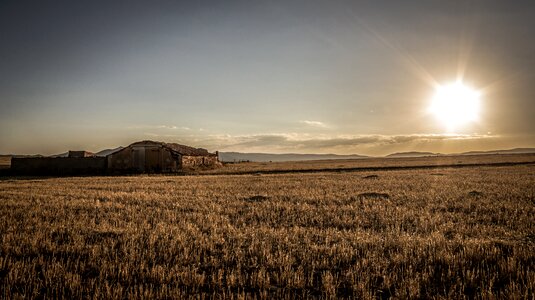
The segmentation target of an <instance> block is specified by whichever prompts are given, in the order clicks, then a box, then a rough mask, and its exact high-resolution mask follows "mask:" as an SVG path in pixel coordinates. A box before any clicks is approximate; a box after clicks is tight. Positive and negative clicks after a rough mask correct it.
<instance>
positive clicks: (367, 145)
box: [146, 132, 499, 155]
mask: <svg viewBox="0 0 535 300" xmlns="http://www.w3.org/2000/svg"><path fill="white" fill-rule="evenodd" d="M146 135H148V136H150V137H151V138H155V139H156V138H160V139H164V140H166V141H168V142H177V143H183V144H187V145H192V146H195V147H203V148H207V149H209V150H220V151H239V152H264V153H289V152H295V153H338V154H353V153H359V154H371V155H375V154H377V153H386V154H388V153H390V152H392V151H394V152H397V151H435V152H437V151H456V150H455V149H453V148H451V147H450V148H448V147H442V146H445V145H453V144H468V143H471V142H478V141H491V140H493V139H496V138H498V137H499V136H496V135H489V134H407V135H336V136H332V135H327V134H308V133H268V134H252V135H230V134H220V135H209V134H206V135H199V134H166V133H161V134H159V133H154V132H152V133H146Z"/></svg>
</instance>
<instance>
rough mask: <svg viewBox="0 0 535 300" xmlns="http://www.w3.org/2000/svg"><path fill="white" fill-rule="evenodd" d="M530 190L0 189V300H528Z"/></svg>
mask: <svg viewBox="0 0 535 300" xmlns="http://www.w3.org/2000/svg"><path fill="white" fill-rule="evenodd" d="M369 175H377V176H371V177H369ZM534 182H535V167H534V166H533V165H526V166H514V167H479V168H464V169H439V170H404V171H381V172H373V173H363V172H353V173H314V174H284V175H261V176H254V175H242V176H228V175H227V176H223V175H218V176H183V177H177V176H137V177H85V178H59V179H58V178H56V179H37V180H35V179H33V180H31V179H26V180H3V181H0V216H1V217H0V222H1V223H0V234H1V238H2V242H1V246H0V283H1V285H0V286H1V295H0V297H2V298H18V297H29V298H37V297H47V298H56V297H67V298H80V297H87V298H93V297H94V298H116V299H117V298H185V297H188V296H192V297H193V296H195V295H198V294H200V295H201V296H218V297H224V298H244V297H247V296H253V297H258V298H272V297H285V298H295V297H311V296H321V297H326V298H331V297H348V298H350V297H354V298H362V299H373V298H383V299H387V298H389V297H395V298H411V299H412V298H422V299H426V298H439V299H440V298H474V297H476V298H479V297H481V298H489V299H493V298H504V299H505V298H523V299H527V298H533V297H534V296H535V294H534V292H535V254H534V253H535V222H534V217H533V216H534V215H535V185H534V184H533V183H534Z"/></svg>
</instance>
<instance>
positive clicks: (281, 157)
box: [219, 148, 535, 162]
mask: <svg viewBox="0 0 535 300" xmlns="http://www.w3.org/2000/svg"><path fill="white" fill-rule="evenodd" d="M522 153H535V148H515V149H509V150H492V151H469V152H463V153H452V154H443V153H433V152H419V151H410V152H397V153H392V154H389V155H386V156H385V157H389V158H403V157H406V158H408V157H426V156H446V155H484V154H522ZM370 157H373V156H364V155H358V154H351V155H338V154H295V153H290V154H268V153H240V152H219V159H220V160H221V161H223V162H240V161H254V162H268V161H273V162H277V161H303V160H322V159H362V158H370Z"/></svg>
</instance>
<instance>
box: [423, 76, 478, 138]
mask: <svg viewBox="0 0 535 300" xmlns="http://www.w3.org/2000/svg"><path fill="white" fill-rule="evenodd" d="M479 98H480V93H479V92H478V91H476V90H474V89H472V88H470V87H467V86H466V85H464V84H463V83H462V82H460V81H457V82H454V83H451V84H448V85H442V86H439V87H438V88H437V90H436V93H435V96H434V97H433V99H432V102H431V106H430V107H429V111H430V112H431V113H432V114H434V115H435V117H436V118H437V119H438V120H439V121H440V122H442V123H443V124H444V125H445V126H446V127H447V129H448V130H450V131H451V130H454V129H457V128H458V127H459V126H462V125H466V124H467V123H470V122H474V121H477V120H478V118H479V105H480V103H479V102H480V100H479Z"/></svg>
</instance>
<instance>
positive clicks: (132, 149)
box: [107, 141, 221, 173]
mask: <svg viewBox="0 0 535 300" xmlns="http://www.w3.org/2000/svg"><path fill="white" fill-rule="evenodd" d="M107 159H108V170H110V171H112V172H117V171H126V172H142V173H170V172H177V171H180V170H183V169H188V168H189V169H191V168H194V167H216V166H219V165H221V163H220V162H219V159H218V153H217V152H216V153H209V152H208V150H206V149H202V148H193V147H189V146H184V145H180V144H174V143H163V142H155V141H141V142H136V143H133V144H131V145H129V146H128V147H126V148H123V149H120V150H118V151H116V152H113V153H111V154H109V155H108V156H107Z"/></svg>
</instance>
